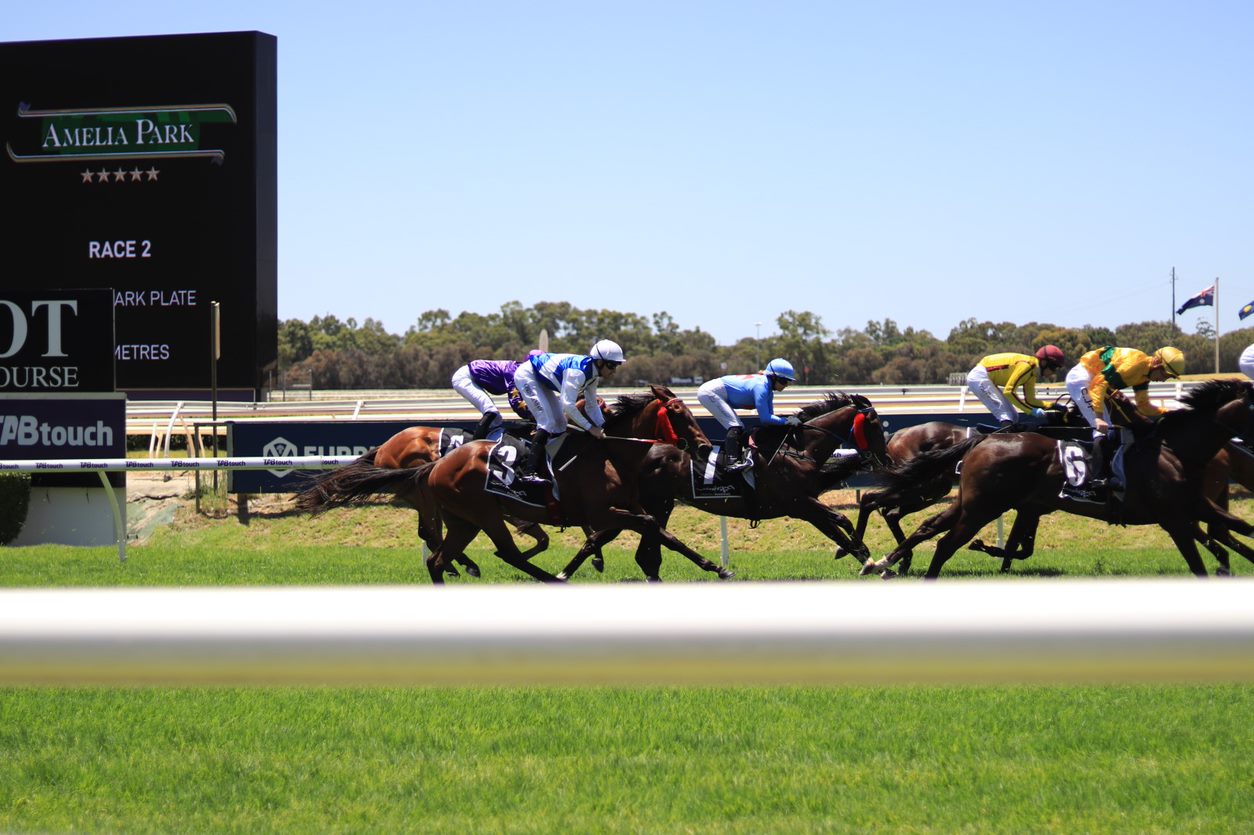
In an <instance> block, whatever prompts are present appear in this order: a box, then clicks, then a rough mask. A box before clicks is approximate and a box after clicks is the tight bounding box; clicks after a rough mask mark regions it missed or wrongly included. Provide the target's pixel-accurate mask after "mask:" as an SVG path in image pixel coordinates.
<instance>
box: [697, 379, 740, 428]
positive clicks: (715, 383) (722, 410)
mask: <svg viewBox="0 0 1254 835" xmlns="http://www.w3.org/2000/svg"><path fill="white" fill-rule="evenodd" d="M697 400H698V401H700V403H701V405H702V406H704V407H705V410H706V411H707V412H709V413H710V414H711V415H713V416H714V419H715V420H717V421H718V422H719V423H721V424H722V425H723V428H724V429H730V428H731V427H733V426H744V424H743V423H741V422H740V417H739V416H738V415H737V414H736V410H735V409H733V408H732V407H731V404H730V403H728V402H727V387H726V386H724V385H723V381H722V380H719V379H713V380H710V381H708V382H706V383H703V384H702V385H701V388H699V389H697Z"/></svg>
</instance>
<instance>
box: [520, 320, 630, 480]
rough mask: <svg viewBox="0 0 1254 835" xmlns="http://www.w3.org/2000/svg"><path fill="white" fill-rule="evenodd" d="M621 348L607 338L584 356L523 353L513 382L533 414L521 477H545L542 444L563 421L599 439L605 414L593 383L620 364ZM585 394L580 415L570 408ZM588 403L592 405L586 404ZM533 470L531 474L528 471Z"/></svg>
mask: <svg viewBox="0 0 1254 835" xmlns="http://www.w3.org/2000/svg"><path fill="white" fill-rule="evenodd" d="M623 362H624V359H623V349H622V348H620V347H618V344H617V343H615V342H611V341H610V340H608V339H602V340H601V341H600V342H598V343H597V344H595V345H593V346H592V350H591V351H589V352H588V355H587V356H585V355H583V354H540V355H538V356H533V357H528V358H527V360H526V361H525V362H523V363H522V364H521V365H519V366H518V370H517V371H515V372H514V385H516V386H517V387H518V393H519V394H521V395H522V398H523V400H524V401H525V402H526V404H527V408H528V409H529V410H530V411H531V414H532V416H533V417H534V418H535V419H536V426H537V429H536V434H535V437H534V438H533V439H532V445H531V457H530V458H529V459H528V462H527V468H526V469H527V470H528V473H527V474H526V475H524V476H522V478H523V479H524V480H526V481H534V480H536V479H539V480H542V481H547V479H545V478H544V476H543V475H541V473H543V472H544V447H545V444H546V443H548V441H549V439H550V438H555V437H557V436H558V435H561V434H562V433H563V432H565V431H566V423H567V421H568V420H569V421H570V422H571V423H573V424H575V426H578V427H579V428H580V429H582V430H584V431H585V432H587V433H588V434H589V435H591V436H592V437H594V438H604V437H605V432H604V431H603V430H602V429H601V427H602V426H603V425H604V424H605V417H604V416H603V415H602V414H601V409H600V408H599V407H598V405H597V382H598V381H599V380H602V379H609V378H610V377H612V376H613V375H614V371H615V370H616V369H617V368H618V367H619V366H620V365H622V364H623ZM581 397H582V398H583V399H584V404H585V406H584V408H585V409H587V411H588V414H587V415H585V414H584V413H583V412H581V411H579V409H577V408H575V403H576V402H577V401H578V400H579V398H581ZM588 406H591V407H592V408H590V409H589V408H588ZM533 473H534V474H536V475H532V474H533Z"/></svg>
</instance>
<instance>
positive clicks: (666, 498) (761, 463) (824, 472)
mask: <svg viewBox="0 0 1254 835" xmlns="http://www.w3.org/2000/svg"><path fill="white" fill-rule="evenodd" d="M796 417H797V418H799V419H800V420H801V421H802V423H801V424H800V425H798V426H781V425H767V426H761V427H759V428H758V429H757V430H756V431H755V432H754V434H753V436H752V438H751V442H750V447H749V449H750V454H751V455H752V458H753V464H754V468H753V475H754V480H755V487H754V489H752V490H751V491H750V490H744V489H743V487H744V486H745V485H740V486H741V488H742V490H741V491H740V492H735V491H734V490H732V491H730V492H728V493H724V494H722V495H717V496H709V495H706V494H704V493H703V491H702V490H701V489H700V487H699V485H698V483H697V482H698V480H699V475H698V472H693V473H692V474H691V477H689V478H687V479H685V481H684V484H683V485H682V489H681V490H680V491H679V492H678V493H674V492H671V491H670V490H669V489H666V490H656V489H654V485H652V484H651V483H649V482H647V481H646V482H642V484H641V490H642V493H641V496H642V502H643V503H644V506H645V507H646V508H647V510H648V512H649V513H650V515H652V516H654V517H655V518H656V519H657V520H658V522H659V523H660V524H661V525H665V524H666V523H667V522H668V521H669V520H670V515H671V513H672V512H673V511H674V508H675V502H676V501H677V500H678V501H680V502H683V503H684V504H687V505H690V506H692V507H695V508H697V509H698V510H703V511H705V512H706V513H713V514H715V515H717V516H735V517H737V518H740V519H750V520H753V521H757V520H760V519H777V518H779V517H781V516H789V517H792V518H794V519H802V520H804V521H807V522H809V523H810V524H812V525H814V527H816V528H818V529H819V531H821V532H822V533H823V534H824V535H825V536H827V537H828V538H829V539H831V540H833V541H834V542H835V543H836V544H837V545H838V546H839V547H841V548H844V549H846V550H848V551H851V552H854V553H859V554H864V555H868V556H869V552H867V551H866V549H865V546H863V545H862V543H861V541H860V540H857V539H856V538H854V537H853V536H852V534H853V525H852V524H851V523H850V522H849V520H848V519H847V518H845V516H844V515H843V514H841V513H840V512H839V511H837V510H835V509H834V508H831V507H828V506H827V505H825V504H823V503H822V502H821V501H819V498H818V497H819V496H820V495H821V494H823V493H824V492H827V491H828V490H832V489H835V488H836V487H838V486H839V485H840V484H842V483H843V482H844V481H845V480H847V479H848V478H849V477H850V476H851V475H853V473H854V472H856V471H857V470H859V469H864V468H866V467H867V466H871V465H878V464H881V463H883V462H884V461H885V460H886V458H885V455H886V453H885V440H884V425H883V423H882V422H881V421H880V418H879V415H878V414H877V413H876V411H875V407H874V406H872V405H871V401H870V400H868V399H867V398H866V397H864V396H862V395H860V394H854V395H849V394H845V393H843V392H830V393H828V394H827V396H826V397H825V398H824V399H823V400H820V401H818V402H815V403H811V404H809V405H808V406H805V407H803V408H802V409H800V410H799V411H798V412H797V413H796ZM844 444H848V445H850V446H852V447H853V448H854V449H855V450H856V453H857V454H856V455H851V456H848V457H844V458H839V459H833V458H832V454H833V453H834V452H835V451H836V450H837V449H838V448H840V447H841V446H842V445H844ZM693 463H694V464H695V465H696V466H697V467H698V468H702V469H709V470H710V471H712V470H713V467H712V465H710V464H708V462H702V461H700V460H699V459H694V462H693ZM736 478H738V477H736ZM660 545H661V543H660V541H658V540H656V539H653V538H650V537H642V538H641V541H640V545H639V547H638V548H637V550H636V562H637V563H639V565H640V567H641V568H642V569H644V572H645V574H646V575H647V576H656V574H657V571H658V568H659V566H660V565H661V560H662V554H661V547H660ZM582 562H583V560H582V559H581V558H578V557H577V558H576V559H574V560H572V561H571V563H570V565H568V566H567V567H566V569H565V570H564V571H563V572H562V574H563V575H564V576H570V575H571V574H573V573H574V572H575V571H576V570H577V569H578V568H579V565H580V563H582Z"/></svg>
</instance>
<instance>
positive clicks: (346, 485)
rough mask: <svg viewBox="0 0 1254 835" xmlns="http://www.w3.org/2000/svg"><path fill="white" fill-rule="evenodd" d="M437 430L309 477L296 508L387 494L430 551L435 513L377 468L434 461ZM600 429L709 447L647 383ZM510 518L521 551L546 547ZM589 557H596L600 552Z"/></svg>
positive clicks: (417, 429)
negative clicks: (414, 521)
mask: <svg viewBox="0 0 1254 835" xmlns="http://www.w3.org/2000/svg"><path fill="white" fill-rule="evenodd" d="M441 431H442V430H441V429H440V428H439V427H430V426H413V427H409V428H408V429H404V430H402V431H400V432H398V433H396V434H395V435H393V436H392V437H391V438H389V439H388V440H387V441H385V442H384V443H383V444H381V445H380V446H379V447H377V448H375V449H372V450H369V451H367V452H366V453H365V454H364V455H362V456H361V457H360V458H358V459H357V460H356V461H354V462H352V463H351V464H347V465H345V466H343V467H340V468H338V469H336V470H331V471H329V472H327V473H324V474H322V475H319V476H318V477H316V478H314V479H313V480H312V481H311V483H310V485H309V486H308V487H306V488H305V489H304V490H303V491H301V493H300V494H299V495H298V496H297V501H296V505H297V507H298V508H299V509H301V510H307V511H310V512H314V513H317V512H321V511H323V510H327V509H329V508H332V507H341V506H345V505H355V504H364V503H366V502H368V501H369V500H370V497H371V496H373V495H377V494H379V493H388V494H392V495H393V496H394V499H395V500H396V501H397V502H400V503H402V504H406V505H408V506H410V507H412V508H414V509H415V510H417V511H418V512H419V520H418V530H419V535H420V536H421V538H422V539H423V541H424V543H426V544H427V547H428V548H429V549H431V550H432V551H434V550H435V548H436V547H438V545H439V544H440V543H441V542H442V541H443V532H442V529H441V517H440V515H439V514H438V513H436V514H434V515H433V514H430V513H428V514H424V513H423V511H422V507H421V505H420V502H419V496H418V491H417V490H416V489H415V487H414V486H413V485H412V484H410V483H408V482H406V481H405V480H404V479H400V480H392V479H388V478H387V477H386V474H384V473H381V472H380V470H392V471H399V470H405V471H411V470H413V469H415V468H417V467H418V466H420V465H422V464H425V463H432V462H434V461H435V460H437V459H438V458H439V457H440V432H441ZM605 431H606V433H607V434H609V435H615V436H621V437H637V438H648V439H657V440H662V441H666V442H669V443H673V444H675V445H677V446H679V447H680V448H684V449H694V450H697V451H698V454H708V452H709V450H710V448H711V444H710V441H709V439H708V438H707V437H706V436H705V433H704V432H702V431H701V427H700V426H699V425H698V424H697V420H696V417H695V416H693V414H692V411H691V410H690V409H689V408H688V406H687V404H685V403H684V401H683V400H681V399H680V398H678V397H676V396H675V394H674V392H672V391H671V390H670V389H669V388H666V387H665V386H650V387H649V390H648V391H647V392H644V393H639V394H625V395H621V396H620V397H619V398H618V400H617V402H616V403H615V404H614V405H613V406H611V407H609V408H608V409H606V410H605ZM459 434H460V435H464V436H466V437H468V435H469V433H460V432H459ZM457 440H458V441H460V440H461V438H460V437H459V438H458V439H457ZM446 454H447V453H446ZM510 521H512V522H513V523H514V524H516V526H517V529H518V531H519V532H520V533H524V534H527V535H529V536H531V537H532V538H533V539H534V540H535V543H534V545H533V546H532V547H531V548H530V549H528V550H527V551H526V552H524V553H525V554H526V555H527V556H528V557H530V556H534V555H535V554H538V553H540V552H542V551H544V550H545V549H546V548H547V547H548V544H549V537H548V534H547V533H545V531H544V529H543V527H542V526H541V525H540V524H539V523H538V522H536V521H530V520H526V519H521V518H520V519H511V520H510ZM446 554H447V556H448V559H446V560H445V562H444V564H445V569H446V571H448V573H450V574H453V575H456V573H457V572H456V570H452V565H451V562H450V561H451V560H457V561H458V562H460V563H462V564H463V565H464V566H465V567H466V570H467V573H468V574H470V575H471V576H474V577H478V576H479V573H480V572H479V567H478V565H476V564H475V563H474V561H473V560H471V559H470V558H469V557H466V555H465V554H464V553H459V552H453V553H449V552H448V551H446ZM594 559H596V560H598V561H599V560H600V554H599V552H598V553H597V555H596V557H595V558H594Z"/></svg>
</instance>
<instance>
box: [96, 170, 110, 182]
mask: <svg viewBox="0 0 1254 835" xmlns="http://www.w3.org/2000/svg"><path fill="white" fill-rule="evenodd" d="M96 182H98V183H107V182H109V172H108V171H105V170H104V169H103V168H102V169H100V171H99V172H98V173H97V174H96Z"/></svg>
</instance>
